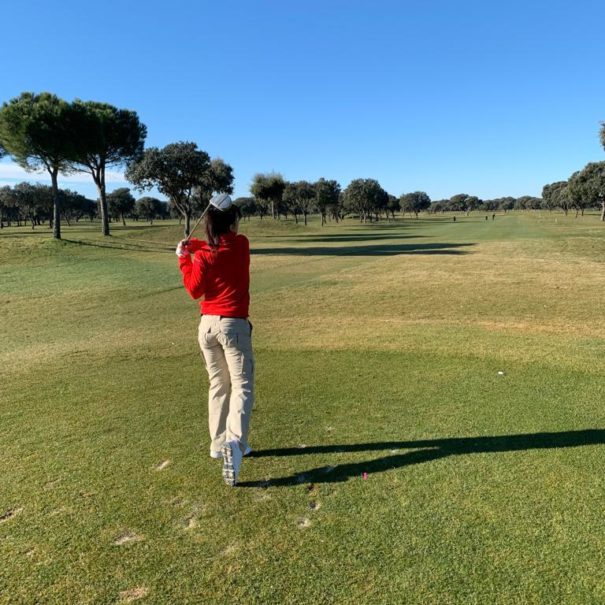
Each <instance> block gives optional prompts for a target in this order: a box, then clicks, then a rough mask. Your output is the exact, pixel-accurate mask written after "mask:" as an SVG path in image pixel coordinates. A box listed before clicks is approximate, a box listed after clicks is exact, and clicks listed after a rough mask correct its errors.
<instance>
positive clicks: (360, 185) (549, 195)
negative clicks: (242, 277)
mask: <svg viewBox="0 0 605 605" xmlns="http://www.w3.org/2000/svg"><path fill="white" fill-rule="evenodd" d="M146 136H147V128H146V126H145V125H144V124H142V123H141V121H140V120H139V117H138V115H137V113H136V112H134V111H131V110H129V109H119V108H117V107H114V106H113V105H110V104H108V103H101V102H98V101H82V100H79V99H76V100H75V101H73V102H71V103H70V102H67V101H65V100H63V99H60V98H59V97H57V96H56V95H54V94H51V93H48V92H43V93H41V94H34V93H31V92H25V93H22V94H21V95H20V96H19V97H16V98H14V99H11V100H10V101H8V102H5V103H4V104H3V105H2V107H1V108H0V157H2V156H3V155H8V156H10V157H12V158H13V159H14V161H15V162H17V163H18V164H19V165H20V166H22V167H23V168H24V169H26V170H28V171H46V172H47V173H48V175H49V177H50V181H51V185H50V187H49V188H47V187H45V186H41V185H40V186H35V185H29V186H28V185H27V184H25V183H21V184H20V185H16V186H15V187H13V188H12V189H11V188H6V187H5V188H3V189H2V193H1V194H0V227H3V226H4V224H5V222H6V223H7V224H8V223H12V222H16V223H17V224H18V225H19V224H21V223H22V222H26V221H27V222H30V223H31V225H32V227H35V226H36V225H40V224H42V222H43V221H48V224H49V226H50V227H51V228H52V230H53V237H55V238H57V239H60V238H61V220H62V219H63V220H65V221H67V222H69V221H71V220H75V221H77V220H79V219H80V218H82V217H83V216H88V217H89V218H90V219H91V220H94V219H95V218H97V217H98V218H99V219H100V223H101V230H102V233H103V235H109V234H110V230H109V225H110V222H111V219H112V218H113V219H119V220H120V221H121V222H122V223H123V224H125V222H126V218H135V219H137V220H138V219H139V218H145V219H146V220H150V221H153V220H154V219H155V218H165V217H166V216H167V215H168V211H167V210H166V207H165V205H164V204H163V203H162V202H161V201H159V200H156V199H155V198H151V197H148V196H145V197H143V198H141V200H139V201H138V202H137V201H136V200H135V198H134V197H133V195H132V194H131V192H130V190H129V189H128V188H125V187H122V188H119V189H117V190H115V191H113V192H111V193H109V194H108V193H107V189H106V173H107V170H108V168H125V176H126V179H127V180H128V181H129V182H130V183H132V184H133V186H134V187H135V189H136V190H137V191H139V192H140V193H143V192H145V191H148V190H150V189H153V188H155V189H157V190H158V191H159V192H160V193H161V194H162V195H164V196H165V197H166V198H167V199H168V204H169V209H170V213H171V215H172V216H175V215H176V216H178V217H179V219H180V220H181V221H182V222H184V231H185V235H186V236H187V235H189V233H190V230H191V220H192V218H193V217H194V216H198V215H199V214H200V213H201V212H202V211H203V209H204V208H205V207H206V206H207V204H208V201H209V200H210V198H211V197H212V195H214V194H216V193H228V194H231V193H232V192H233V181H234V176H233V169H232V167H231V166H230V165H229V164H227V163H226V162H225V161H223V160H222V159H221V158H211V157H210V156H209V155H208V153H207V152H205V151H203V150H202V149H199V148H198V146H197V144H196V143H194V142H190V141H180V142H175V143H171V144H168V145H166V146H165V147H163V148H158V147H150V148H147V149H145V139H146ZM600 137H601V143H602V145H603V146H604V147H605V126H602V127H601V131H600ZM73 172H85V173H88V174H90V176H91V177H92V180H93V181H94V183H95V185H96V188H97V192H98V202H97V204H96V208H95V209H93V206H92V203H91V200H86V199H85V198H84V197H83V196H79V194H76V193H74V192H70V191H68V190H62V189H60V188H59V178H60V176H61V175H68V174H70V173H73ZM250 192H251V194H252V196H251V197H248V198H244V199H241V198H240V200H239V201H240V203H242V208H243V212H244V216H247V217H250V216H253V215H257V216H259V217H260V218H261V219H262V218H264V217H265V216H270V217H272V218H273V219H274V220H278V219H280V218H281V217H285V218H286V219H287V218H288V217H289V216H293V217H294V220H295V222H296V223H298V221H299V218H300V219H302V221H303V222H304V224H305V225H306V224H307V222H308V217H309V216H310V215H313V214H319V215H320V217H321V224H322V225H325V224H326V222H327V221H328V220H333V221H335V222H338V221H340V220H342V219H343V218H344V217H345V216H354V217H357V218H358V219H359V220H360V221H361V222H371V221H377V220H380V219H381V218H383V217H384V218H386V219H387V220H388V219H389V218H395V213H396V212H402V213H403V214H404V216H405V214H406V213H408V214H410V216H415V217H416V218H418V215H419V213H420V212H425V211H426V212H431V213H438V212H441V213H444V212H465V213H466V214H469V213H470V212H473V211H481V212H495V211H504V212H508V211H509V210H538V209H547V210H554V209H561V210H563V212H565V213H566V214H567V213H568V212H569V211H570V210H571V209H575V211H576V215H578V214H583V213H584V211H585V210H586V209H592V208H600V210H601V220H603V221H605V162H593V163H590V164H588V165H587V166H586V167H585V168H584V169H583V170H581V171H578V172H575V173H574V174H573V175H571V177H570V178H569V179H568V180H567V181H558V182H556V183H551V184H548V185H545V186H544V189H543V192H542V197H541V198H538V197H533V196H522V197H519V198H514V197H503V198H496V199H490V200H482V199H480V198H479V197H477V196H474V195H470V194H467V193H459V194H456V195H453V196H452V197H451V198H449V199H442V200H435V201H433V200H431V199H430V197H429V196H428V194H427V193H425V192H424V191H414V192H409V193H404V194H401V195H400V196H398V197H397V196H395V195H392V194H391V193H389V192H387V191H386V190H385V189H383V188H382V186H381V185H380V183H379V182H378V181H377V180H375V179H371V178H359V179H354V180H352V181H351V182H350V183H349V185H348V186H347V187H346V188H345V189H342V188H341V186H340V184H339V183H338V182H337V181H335V180H328V179H325V178H320V179H319V180H318V181H316V182H310V181H306V180H300V181H292V182H289V181H286V180H285V179H284V178H283V176H282V175H281V174H279V173H276V172H271V173H264V174H263V173H258V174H256V175H255V176H254V178H253V180H252V183H251V186H250Z"/></svg>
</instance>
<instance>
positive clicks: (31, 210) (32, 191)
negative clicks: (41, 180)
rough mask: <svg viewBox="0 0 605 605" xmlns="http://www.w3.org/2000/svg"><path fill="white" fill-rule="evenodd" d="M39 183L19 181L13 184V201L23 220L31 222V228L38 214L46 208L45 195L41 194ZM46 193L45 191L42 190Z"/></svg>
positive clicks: (34, 224) (36, 220)
mask: <svg viewBox="0 0 605 605" xmlns="http://www.w3.org/2000/svg"><path fill="white" fill-rule="evenodd" d="M40 187H41V186H40V185H32V184H31V183H25V182H24V183H19V184H17V185H15V186H14V188H13V194H14V203H15V205H16V206H17V208H18V209H19V212H20V213H21V215H22V216H23V218H24V219H25V220H28V221H30V222H31V226H32V230H33V229H35V228H36V224H38V223H39V215H40V214H41V213H42V214H44V213H45V211H46V210H47V208H46V202H47V200H46V199H45V196H44V195H43V194H42V195H41V193H42V192H41V190H40ZM44 193H46V192H44Z"/></svg>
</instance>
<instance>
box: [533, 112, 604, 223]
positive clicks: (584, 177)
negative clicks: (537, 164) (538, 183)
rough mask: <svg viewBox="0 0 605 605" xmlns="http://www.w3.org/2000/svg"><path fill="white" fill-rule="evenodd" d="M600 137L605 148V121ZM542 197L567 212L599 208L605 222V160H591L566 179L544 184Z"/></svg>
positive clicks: (582, 212)
mask: <svg viewBox="0 0 605 605" xmlns="http://www.w3.org/2000/svg"><path fill="white" fill-rule="evenodd" d="M599 138H600V141H601V145H602V146H603V148H605V123H604V122H602V123H601V129H600V131H599ZM542 197H543V198H544V200H545V201H547V203H548V204H549V205H551V206H554V207H557V208H561V209H562V210H563V212H565V214H567V213H568V212H569V211H570V210H574V211H575V213H576V216H578V214H581V215H583V214H584V211H585V210H587V209H589V208H598V209H599V210H600V211H601V221H604V222H605V162H589V163H588V164H586V166H584V168H583V169H582V170H578V171H576V172H574V173H573V174H572V175H571V176H570V177H569V179H567V180H566V181H557V182H555V183H549V184H548V185H544V188H543V189H542Z"/></svg>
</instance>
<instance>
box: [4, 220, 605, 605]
mask: <svg viewBox="0 0 605 605" xmlns="http://www.w3.org/2000/svg"><path fill="white" fill-rule="evenodd" d="M98 229H99V227H98V225H92V226H91V225H85V224H82V225H76V226H72V227H66V228H65V229H64V238H65V240H64V241H62V242H54V241H52V240H51V239H50V236H49V233H48V230H46V229H40V230H36V232H35V233H32V232H31V230H28V229H26V228H21V229H17V228H11V229H4V230H2V232H0V305H1V306H0V308H1V309H2V322H1V324H0V325H1V328H0V330H1V334H0V380H1V382H0V385H1V386H0V603H3V604H4V603H6V604H8V603H10V604H13V603H24V604H25V603H53V604H54V603H56V604H66V603H91V604H92V603H95V604H97V603H99V604H105V603H107V604H109V603H122V602H129V601H132V602H141V603H160V604H164V603H165V604H201V603H204V604H230V603H258V604H262V605H265V604H273V603H275V604H280V605H281V604H307V603H309V604H317V603H343V604H349V603H364V604H365V603H368V604H370V603H371V604H377V605H383V604H385V603H397V604H400V603H401V604H408V603H409V604H430V605H432V604H437V603H438V604H449V603H452V604H453V603H456V604H458V603H460V604H465V605H467V604H481V605H485V604H490V605H491V604H500V603H502V604H504V603H507V604H508V603H518V604H520V605H521V604H523V605H525V604H532V603H536V604H543V603H552V604H561V603H570V604H571V603H573V604H576V603H582V604H584V603H595V604H597V603H599V604H600V603H603V602H604V601H605V572H604V569H605V567H604V563H605V554H604V551H603V543H604V541H605V527H604V526H603V523H602V517H603V510H604V507H605V498H604V497H603V493H604V489H605V479H604V478H603V472H602V469H603V467H604V465H605V408H604V407H603V401H604V400H605V397H604V395H605V392H604V391H605V388H604V386H603V375H604V373H605V340H604V339H605V327H604V324H603V322H602V320H601V317H600V310H601V307H602V300H603V291H604V286H605V262H604V259H605V225H603V224H601V223H600V222H599V221H598V220H597V217H595V216H585V217H583V218H578V219H574V218H573V217H564V216H563V215H560V214H555V213H553V214H549V213H527V214H525V213H523V214H517V213H512V214H508V215H506V216H503V215H500V216H498V217H497V218H496V220H495V221H492V220H491V218H490V220H489V221H485V220H484V215H474V216H473V215H471V216H470V217H462V218H458V220H457V222H456V223H453V221H452V219H451V217H450V216H448V215H445V216H437V217H430V218H426V217H425V218H420V219H418V220H415V219H408V218H406V219H405V220H401V219H398V220H396V221H395V222H390V223H386V222H383V223H379V224H371V225H360V224H358V223H356V222H355V221H353V220H347V221H345V222H344V223H343V224H339V225H334V224H330V225H328V226H326V227H324V228H321V227H320V226H319V224H318V223H317V221H315V220H314V221H312V222H311V224H310V225H309V227H307V228H305V227H304V226H302V225H295V224H293V223H292V222H290V221H288V222H284V221H282V222H279V223H274V222H273V221H271V220H267V219H265V220H263V221H262V222H261V221H258V220H256V221H251V222H250V223H244V224H243V225H242V230H243V231H244V232H245V233H247V234H248V235H249V237H250V239H251V242H252V249H253V256H252V308H251V318H252V321H253V323H254V338H255V351H256V355H257V390H258V393H257V405H256V409H255V411H254V415H253V421H252V445H253V446H254V448H255V449H256V456H255V457H253V458H250V459H247V460H245V462H244V465H243V469H242V474H241V481H242V485H241V486H240V487H238V488H235V489H229V488H227V487H226V486H224V485H223V483H222V480H221V476H220V475H221V474H220V463H219V462H217V461H215V460H211V459H210V458H209V457H208V446H209V443H208V437H207V429H206V412H205V404H206V394H205V391H206V385H207V380H206V375H205V371H204V368H203V366H202V363H201V359H200V354H199V351H198V349H197V343H196V327H197V321H198V312H197V306H196V303H194V302H192V301H191V300H190V299H189V297H188V296H187V295H186V293H185V292H184V290H183V289H182V287H181V285H180V275H179V272H178V269H177V263H176V257H175V256H174V252H173V249H174V245H175V243H176V241H178V239H179V238H180V237H181V228H180V227H179V226H178V225H176V224H175V223H166V224H158V225H154V226H153V227H148V226H144V225H136V224H135V225H129V226H127V227H126V228H124V227H117V226H116V227H114V230H113V235H112V237H110V238H105V239H103V238H102V237H101V236H100V235H98ZM499 372H503V374H500V373H499ZM165 461H169V462H168V463H167V464H166V465H165V466H163V468H161V470H157V468H158V467H159V465H161V463H163V462H165ZM364 473H367V479H364V478H363V474H364ZM120 542H121V544H116V543H120Z"/></svg>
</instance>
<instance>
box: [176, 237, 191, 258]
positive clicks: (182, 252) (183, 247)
mask: <svg viewBox="0 0 605 605" xmlns="http://www.w3.org/2000/svg"><path fill="white" fill-rule="evenodd" d="M188 245H189V241H188V240H186V239H182V240H181V241H180V242H179V243H178V245H177V247H176V255H177V256H178V257H179V258H183V257H184V256H187V255H189V254H190V251H189V249H188V247H187V246H188Z"/></svg>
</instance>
